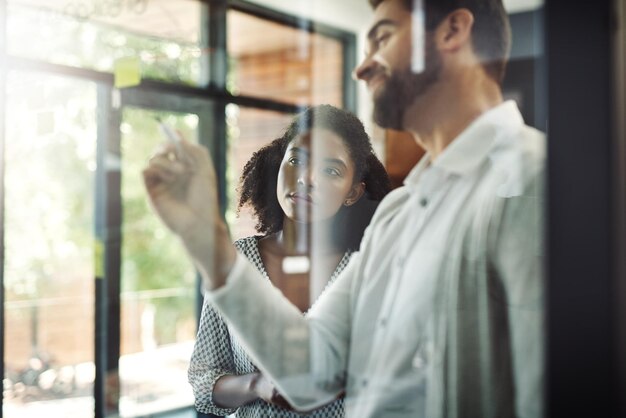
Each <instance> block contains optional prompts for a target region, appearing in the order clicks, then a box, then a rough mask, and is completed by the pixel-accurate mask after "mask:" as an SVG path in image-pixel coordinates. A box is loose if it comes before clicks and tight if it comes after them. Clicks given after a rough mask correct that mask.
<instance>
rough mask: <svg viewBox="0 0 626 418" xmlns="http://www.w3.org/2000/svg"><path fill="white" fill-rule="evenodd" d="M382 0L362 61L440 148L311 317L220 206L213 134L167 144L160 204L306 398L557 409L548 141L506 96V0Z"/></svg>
mask: <svg viewBox="0 0 626 418" xmlns="http://www.w3.org/2000/svg"><path fill="white" fill-rule="evenodd" d="M370 3H371V4H372V6H373V7H374V21H373V24H372V25H371V27H370V30H369V33H368V43H369V49H368V51H367V55H366V57H365V59H364V61H363V62H362V63H361V65H360V66H359V67H358V68H356V69H355V76H356V77H357V78H359V79H361V80H363V81H365V82H366V83H367V86H368V88H369V90H370V93H371V95H372V99H373V101H374V119H375V121H376V122H377V123H378V124H380V125H381V126H383V127H386V128H393V129H399V130H404V131H408V132H410V133H411V134H412V135H413V137H414V138H415V140H416V141H417V143H418V144H420V145H421V146H423V147H424V148H425V149H426V150H427V153H426V155H425V156H424V158H423V159H422V160H421V161H420V162H419V163H418V164H417V165H416V167H415V168H414V169H413V171H412V172H411V173H410V174H409V176H408V177H407V179H406V180H405V186H404V187H402V188H400V189H398V190H396V191H394V192H393V193H391V194H390V195H388V197H386V198H385V199H384V200H383V202H382V203H381V205H380V206H379V208H378V210H377V212H376V215H375V217H374V219H373V220H372V223H371V225H370V227H369V229H368V231H367V232H366V236H365V237H364V239H363V243H362V245H361V248H360V251H359V252H358V253H357V254H356V255H354V256H353V258H352V260H351V262H350V264H349V265H348V267H347V268H346V269H345V270H344V271H343V273H342V275H341V276H340V277H339V278H338V279H337V280H336V281H335V282H334V283H333V285H332V287H331V288H330V289H328V290H327V291H326V292H325V294H324V295H323V296H322V297H321V298H320V300H319V301H318V302H317V303H316V305H315V306H313V308H312V309H311V311H310V312H309V313H308V315H307V317H302V316H301V315H300V313H299V312H298V310H297V309H296V308H294V307H293V306H290V305H289V303H288V302H287V301H286V300H285V299H284V298H283V297H282V295H280V293H279V292H278V291H277V290H276V289H274V288H272V286H271V284H270V283H269V282H267V281H264V280H260V279H259V278H258V277H257V276H258V274H259V273H258V272H257V271H256V269H255V268H254V266H252V265H251V264H250V263H248V262H247V261H246V259H245V258H244V257H243V256H241V255H237V254H236V252H235V250H234V249H233V247H232V245H231V244H230V238H229V236H228V230H227V228H226V226H225V225H224V223H223V222H222V221H221V220H220V219H215V218H211V217H209V216H207V215H206V214H207V213H211V212H213V213H216V211H217V207H218V206H217V198H216V193H215V190H216V188H215V178H214V174H213V169H212V166H211V163H210V159H209V157H208V154H207V153H206V151H204V150H203V149H202V148H200V147H197V146H195V145H192V144H189V143H185V144H183V145H184V149H185V153H186V154H187V158H186V159H185V160H183V161H179V160H176V159H173V158H171V153H172V151H173V149H169V150H168V149H166V150H165V151H164V152H163V153H162V154H160V155H157V157H155V158H153V160H152V161H151V163H150V165H149V166H148V168H147V169H146V170H145V172H144V176H145V180H146V186H147V189H148V192H149V195H150V199H151V201H152V204H153V206H154V208H155V209H156V211H157V213H158V214H159V215H160V216H161V218H162V219H163V220H164V222H165V223H166V224H167V225H168V226H169V227H170V228H171V229H172V230H173V231H174V232H176V233H177V234H178V235H179V236H180V237H181V239H182V241H183V243H184V245H185V247H186V248H187V250H188V252H189V253H190V255H191V256H192V258H193V259H194V261H195V262H196V264H197V266H198V267H199V269H200V271H201V273H202V274H203V277H204V279H205V285H206V288H207V294H206V297H208V298H210V299H211V301H212V303H213V304H214V306H215V307H216V308H217V309H218V310H219V311H220V312H221V314H222V315H223V316H224V318H225V319H226V321H227V322H228V325H229V328H230V329H233V330H235V332H236V334H237V336H238V337H240V339H241V340H242V341H243V342H244V344H245V345H246V348H247V349H248V352H249V353H251V354H252V357H253V360H254V361H255V364H257V365H258V367H259V369H260V370H261V371H262V372H263V373H264V374H266V375H267V376H269V377H270V378H271V380H272V381H273V382H274V383H275V385H276V387H277V388H278V390H279V391H280V392H281V394H283V395H284V396H285V398H286V399H287V400H288V401H289V402H290V403H291V404H292V405H293V406H294V407H296V408H300V409H310V408H315V407H317V406H319V405H321V404H323V403H324V402H328V401H330V400H332V399H334V398H335V397H336V396H338V395H340V394H341V393H345V396H346V402H345V405H346V415H347V416H348V417H358V418H369V417H372V418H373V417H376V418H379V417H384V418H395V417H407V418H408V417H428V418H440V417H442V418H443V417H453V418H456V417H464V418H465V417H476V418H504V417H541V416H543V370H544V366H543V356H542V352H543V335H544V307H543V287H544V285H543V269H542V264H543V261H542V259H543V250H542V212H543V207H542V203H541V201H542V200H541V199H542V197H543V191H542V185H543V171H544V150H545V140H544V137H543V135H542V134H541V133H539V132H538V131H536V130H534V129H532V128H530V127H528V126H526V125H524V122H523V120H522V117H521V115H520V113H519V111H518V109H517V107H516V105H515V104H514V103H513V102H503V99H502V93H501V88H500V83H501V80H502V78H503V75H504V71H505V67H506V60H507V56H508V51H509V45H510V29H509V22H508V18H507V16H506V13H505V11H504V8H503V6H502V2H501V0H424V1H423V3H424V6H423V8H422V7H416V8H414V3H415V4H416V5H420V4H421V3H422V2H421V1H414V0H378V1H376V0H372V1H370ZM422 21H423V22H424V24H423V26H421V25H420V22H422ZM415 51H418V53H414V52H415ZM419 51H423V53H420V52H419ZM181 190H182V192H181ZM259 324H263V326H259ZM344 391H345V392H344Z"/></svg>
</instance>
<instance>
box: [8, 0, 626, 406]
mask: <svg viewBox="0 0 626 418" xmlns="http://www.w3.org/2000/svg"><path fill="white" fill-rule="evenodd" d="M504 3H505V5H506V8H507V11H508V12H509V13H510V17H511V22H512V27H513V50H512V54H511V61H510V63H509V67H508V72H507V77H506V80H505V82H504V92H505V96H506V98H508V99H513V100H516V101H517V103H518V105H519V106H520V108H521V110H522V113H523V115H524V117H525V119H526V121H527V123H528V124H530V125H533V126H535V127H537V128H538V129H540V130H542V131H544V132H547V133H549V141H550V151H551V153H552V154H551V155H552V157H551V160H550V164H551V165H550V167H551V179H550V180H549V182H550V196H549V198H550V201H551V202H553V203H551V206H550V207H549V208H547V211H548V214H549V219H550V225H551V226H550V228H551V229H550V230H549V236H548V241H549V248H550V257H551V259H550V260H551V261H550V265H549V266H547V267H546V268H547V269H548V270H549V272H550V275H551V276H550V277H551V282H550V289H551V290H552V292H551V293H550V295H551V296H550V298H549V302H550V303H551V305H550V312H551V316H550V321H549V323H550V327H549V329H550V331H549V332H550V336H554V338H553V339H552V340H550V341H551V345H550V346H549V347H548V351H549V353H550V354H549V358H550V359H560V361H561V363H560V362H559V361H558V360H555V361H551V367H552V368H551V369H550V370H551V372H552V373H553V374H552V376H553V378H552V380H551V381H550V382H551V383H550V387H549V388H550V390H551V394H552V395H551V396H553V398H551V399H552V405H553V407H554V408H558V407H559V405H561V403H560V402H561V401H562V402H563V405H566V402H565V401H564V399H565V398H566V397H567V396H571V394H575V393H576V391H574V392H572V391H571V390H570V387H569V386H568V385H569V384H570V383H568V382H569V375H568V373H571V368H570V367H569V366H570V364H571V363H568V362H567V360H569V359H570V357H568V356H567V355H565V356H563V355H562V353H563V352H564V351H563V350H564V349H567V350H566V351H567V352H569V353H570V355H571V357H572V362H573V363H574V364H580V363H576V362H580V359H581V358H583V359H586V363H585V364H587V365H586V366H585V365H582V366H581V367H582V368H583V369H584V370H587V368H588V370H587V371H588V372H589V376H591V377H590V378H589V379H590V380H589V381H588V382H587V383H588V384H589V385H590V386H592V387H596V388H598V385H597V384H598V382H606V383H602V384H606V390H604V388H605V387H604V386H602V388H603V390H602V391H599V392H601V393H604V394H605V395H602V396H606V397H607V398H606V404H605V403H603V402H604V401H603V400H602V399H604V398H601V399H599V401H600V402H599V403H598V402H595V401H594V403H595V405H607V407H609V406H610V408H612V409H611V411H614V412H615V414H617V413H618V412H617V411H618V409H619V407H618V406H617V405H618V404H619V402H620V401H619V399H620V397H619V396H618V395H615V393H617V394H619V393H623V391H622V390H623V389H625V388H624V387H623V386H620V384H621V382H623V377H624V376H626V373H624V369H625V368H624V361H623V360H624V358H623V357H624V356H623V354H620V353H624V352H626V343H625V341H626V331H624V328H625V327H624V326H623V323H622V322H621V318H623V317H624V315H623V313H622V312H621V311H620V309H624V308H622V306H624V304H623V303H621V302H622V301H626V298H624V296H623V295H624V294H625V292H624V290H625V289H624V285H623V282H622V281H620V280H618V278H620V277H623V275H624V272H625V271H626V267H624V261H623V259H624V257H622V254H624V252H623V251H624V248H625V243H624V242H625V241H626V238H624V237H625V236H626V227H625V224H626V223H625V222H624V216H625V215H624V214H625V213H626V204H625V203H624V202H625V200H626V198H625V195H626V193H625V192H624V190H626V182H625V181H624V177H625V175H624V173H625V171H624V170H625V169H624V167H625V166H626V164H625V162H626V146H624V140H623V123H624V122H623V121H624V119H625V117H626V113H624V107H623V98H624V85H623V79H624V71H623V69H624V67H623V65H624V55H623V45H624V44H623V37H624V34H623V16H624V14H623V3H624V2H623V1H615V2H612V1H606V2H603V1H600V2H598V3H595V6H594V7H595V8H594V9H593V10H594V11H592V12H589V10H587V9H581V8H579V9H575V8H574V9H573V8H572V7H573V6H571V5H570V6H568V5H557V4H556V3H557V2H546V4H544V3H543V2H542V1H540V0H506V1H505V2H504ZM587 7H589V8H590V9H591V6H590V5H588V6H587ZM370 18H371V10H370V7H369V5H368V4H367V1H365V0H341V1H332V0H315V1H313V0H256V1H242V0H229V1H225V0H215V1H209V0H206V1H200V0H100V1H98V0H0V19H1V20H0V28H1V32H2V33H1V34H0V110H1V112H0V154H1V155H0V157H1V158H0V199H1V205H2V209H1V210H0V223H1V230H0V231H1V232H0V240H1V247H0V249H1V251H0V255H1V256H2V261H3V262H2V265H1V266H0V269H1V273H0V274H1V275H0V278H1V280H2V298H1V300H0V308H1V309H0V312H1V315H2V324H3V325H2V333H1V334H2V335H1V339H2V342H3V344H2V349H1V351H2V357H3V361H2V369H1V371H2V375H3V397H2V416H4V417H7V418H13V417H16V418H17V417H20V418H27V417H41V416H46V417H104V416H121V417H148V416H163V417H192V416H195V412H194V410H193V406H192V405H193V396H192V393H191V387H190V386H189V385H188V383H187V366H188V361H189V358H190V355H191V350H192V347H193V342H194V339H195V333H196V327H197V323H198V315H199V307H200V304H201V301H202V296H201V292H200V289H199V283H198V277H197V274H196V272H195V270H194V268H193V266H192V265H191V263H190V262H189V260H188V259H187V257H186V255H185V253H184V251H183V250H182V248H181V247H180V245H179V243H178V242H177V240H176V239H175V238H174V237H173V236H172V235H171V234H170V233H169V232H168V231H167V230H166V229H165V228H164V227H163V226H162V225H161V224H160V222H158V221H157V219H156V218H155V217H154V215H153V214H152V213H151V212H150V209H149V207H148V205H147V202H146V197H145V193H144V190H143V186H142V181H141V175H140V173H141V170H142V168H143V166H144V165H145V163H146V161H147V159H148V158H149V156H150V155H151V154H152V152H153V151H154V149H155V148H156V147H157V146H158V145H159V144H160V143H161V142H162V138H161V136H160V133H159V129H158V124H157V122H156V119H157V118H160V119H161V120H163V121H164V122H166V123H168V124H170V125H171V126H173V127H175V128H176V129H178V130H179V131H180V132H181V133H183V135H184V136H185V137H187V138H188V139H190V140H193V141H197V142H199V143H202V144H203V145H205V146H206V147H208V149H209V150H210V152H211V154H212V155H213V157H214V160H215V161H216V168H217V172H218V177H219V182H220V195H221V197H222V200H221V201H222V202H223V208H222V209H223V215H224V216H225V218H226V220H227V221H228V223H229V225H230V227H231V233H232V235H233V238H234V239H236V238H239V237H243V236H248V235H251V234H254V222H253V221H252V218H251V216H250V214H249V213H248V212H247V211H246V210H242V211H241V212H239V213H238V212H237V209H236V199H237V192H236V188H237V180H238V178H239V175H240V173H241V170H242V168H243V165H244V164H245V162H246V161H247V160H248V158H249V157H250V156H251V154H252V152H254V151H255V150H257V149H258V148H260V147H261V146H262V145H264V144H266V143H268V142H270V141H271V140H272V139H274V138H276V137H278V136H280V134H281V133H282V130H283V129H284V128H285V127H286V125H287V124H288V122H289V121H290V120H291V118H292V117H293V115H294V114H296V113H298V112H299V111H301V110H303V109H304V108H305V107H306V106H309V105H316V104H323V103H329V104H332V105H335V106H338V107H342V108H345V109H348V110H351V111H353V112H355V113H356V114H357V115H358V116H360V117H361V119H362V120H363V121H364V123H365V124H366V127H367V129H368V131H369V133H370V135H371V136H372V140H373V142H374V145H375V149H376V151H377V153H378V154H379V156H380V158H381V160H383V161H384V162H385V166H386V168H387V169H388V171H389V173H390V176H391V178H392V181H393V183H394V186H399V185H401V184H402V180H403V179H404V176H405V175H406V174H407V173H408V171H409V170H410V169H411V168H412V166H413V165H414V164H415V163H416V162H417V160H418V159H419V158H420V157H421V156H422V154H423V151H422V150H421V149H419V148H418V147H417V145H415V143H414V142H413V141H412V140H411V139H410V138H409V137H408V136H407V135H406V134H404V133H401V132H393V131H385V130H382V129H380V128H378V127H376V126H375V125H374V124H373V123H372V122H371V118H370V112H371V105H370V103H369V99H368V95H367V93H366V92H365V90H364V88H363V86H359V85H357V83H356V82H354V81H353V80H352V78H351V72H352V69H353V68H354V66H355V64H356V63H357V62H358V61H359V60H360V59H361V58H362V57H363V52H362V51H363V50H364V43H363V42H364V38H365V36H364V33H365V29H366V28H367V25H368V23H369V20H370ZM620 19H622V21H620ZM576 28H579V29H580V30H579V31H578V32H577V31H576V30H575V29H576ZM564 34H567V36H566V35H564ZM568 48H570V49H568ZM568 59H569V60H568ZM583 70H584V72H585V74H587V76H583V75H581V73H582V72H583ZM589 71H591V72H589ZM602 74H604V77H603V76H602ZM581 80H584V84H581V83H580V82H581ZM572 86H577V89H578V90H576V89H573V88H572ZM574 94H577V96H573V95H574ZM575 97H579V98H580V99H581V102H577V101H576V100H575V99H574V98H575ZM583 97H584V100H582V98H583ZM554 110H559V111H560V112H561V113H559V116H554V117H553V115H554ZM581 115H582V116H583V117H585V118H586V119H584V121H583V119H581ZM548 120H550V126H549V124H548ZM578 138H580V139H578ZM585 140H587V141H588V142H587V143H585V142H584V141H585ZM556 150H558V151H556ZM573 185H575V186H576V187H572V186H573ZM585 196H586V197H587V198H586V199H585V198H584V197H585ZM581 197H583V198H581ZM572 211H575V212H576V213H577V214H575V215H572V213H571V212H572ZM602 214H603V215H602ZM601 218H602V219H601ZM590 219H593V220H594V222H590ZM596 221H597V222H600V223H601V225H600V227H598V225H597V224H596V223H595V222H596ZM587 222H589V223H587ZM572 231H575V232H572ZM577 254H578V256H577ZM581 254H582V255H581ZM620 260H622V261H620ZM578 261H580V262H582V263H583V264H582V265H577V264H576V263H577V262H578ZM590 277H594V278H595V281H591V280H589V279H590ZM620 283H621V284H620ZM568 292H569V293H568ZM616 295H617V296H616ZM581 302H582V303H581ZM577 309H579V310H577ZM580 309H583V311H582V312H580ZM572 312H574V313H573V314H572ZM576 312H579V313H578V314H577V313H576ZM566 314H567V315H568V316H567V317H565V316H562V315H566ZM576 315H580V317H576ZM572 321H573V322H574V323H576V324H578V327H574V326H573V324H572ZM578 336H579V337H580V338H581V340H582V341H585V342H587V343H589V342H590V341H592V342H593V343H592V344H590V347H588V345H587V344H581V345H580V346H577V345H576V344H574V343H573V342H574V341H576V338H577V337H578ZM622 349H623V350H622ZM577 350H578V351H577ZM586 350H587V351H586ZM602 353H604V354H606V356H607V357H606V361H604V359H603V354H602ZM581 356H582V357H581ZM574 357H577V360H573V358H574ZM590 359H593V360H594V362H591V361H590ZM596 360H597V361H600V362H601V364H598V363H596V362H595V361H596ZM584 370H583V371H584ZM578 371H579V372H581V370H580V369H578ZM554 376H556V377H554ZM579 390H581V391H582V390H583V389H579ZM586 393H587V394H588V393H589V392H586ZM566 394H569V395H566ZM561 396H562V397H561ZM623 398H626V397H623ZM593 399H595V398H589V399H588V401H589V402H592V400H593ZM579 407H580V408H581V409H580V410H584V405H579ZM621 411H622V412H623V410H621ZM596 412H597V410H596ZM611 414H613V412H612V413H611ZM554 416H556V415H554ZM594 416H617V415H602V414H601V415H594Z"/></svg>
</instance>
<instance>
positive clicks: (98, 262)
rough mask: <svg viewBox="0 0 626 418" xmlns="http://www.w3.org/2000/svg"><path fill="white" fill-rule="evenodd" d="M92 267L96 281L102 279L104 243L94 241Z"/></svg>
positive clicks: (98, 240)
mask: <svg viewBox="0 0 626 418" xmlns="http://www.w3.org/2000/svg"><path fill="white" fill-rule="evenodd" d="M93 261H94V267H95V274H96V278H97V279H104V242H102V240H100V239H96V240H95V242H94V260H93Z"/></svg>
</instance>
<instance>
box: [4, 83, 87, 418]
mask: <svg viewBox="0 0 626 418" xmlns="http://www.w3.org/2000/svg"><path fill="white" fill-rule="evenodd" d="M95 99H96V95H95V85H94V84H92V83H88V82H77V81H75V80H68V79H64V78H59V77H51V76H42V75H40V74H36V75H34V74H33V75H31V74H23V73H22V74H17V73H11V74H10V75H9V77H8V83H7V98H6V100H7V115H6V117H7V138H9V140H8V141H7V143H6V199H7V202H10V204H9V205H7V209H6V224H5V230H6V257H5V264H4V272H5V273H4V286H5V292H6V293H5V294H6V302H5V324H4V325H5V327H4V338H5V342H6V344H5V359H4V362H5V376H4V379H5V380H4V404H3V406H4V408H3V410H4V414H5V416H7V417H11V416H20V417H29V416H33V417H34V416H41V413H42V412H43V411H44V410H45V414H46V415H49V416H61V415H64V414H69V415H70V416H90V415H91V414H92V413H93V382H94V354H93V353H94V342H93V341H94V340H93V332H94V308H93V306H94V264H93V251H94V246H93V235H92V231H93V223H94V219H93V201H94V199H93V195H94V190H93V184H94V171H95V143H96V141H95V138H96V132H95V131H96V123H95V116H96V100H95Z"/></svg>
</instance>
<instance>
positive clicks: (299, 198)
mask: <svg viewBox="0 0 626 418" xmlns="http://www.w3.org/2000/svg"><path fill="white" fill-rule="evenodd" d="M287 197H289V199H291V200H293V201H294V202H305V203H308V204H313V198H312V197H311V195H309V194H306V193H289V194H288V195H287Z"/></svg>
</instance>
